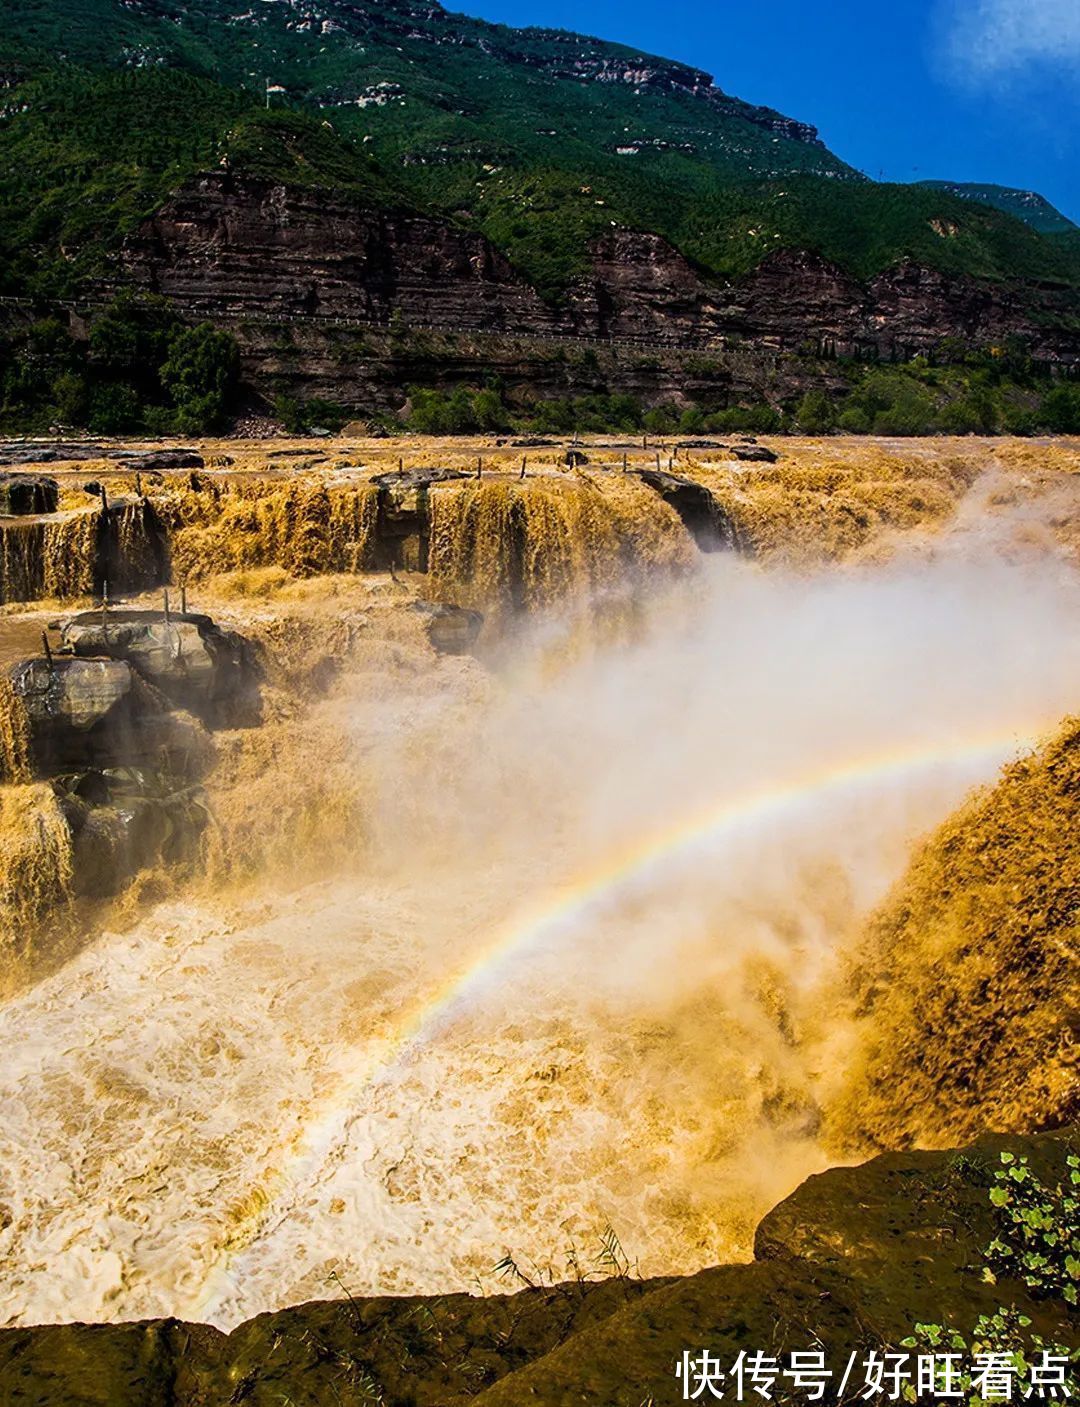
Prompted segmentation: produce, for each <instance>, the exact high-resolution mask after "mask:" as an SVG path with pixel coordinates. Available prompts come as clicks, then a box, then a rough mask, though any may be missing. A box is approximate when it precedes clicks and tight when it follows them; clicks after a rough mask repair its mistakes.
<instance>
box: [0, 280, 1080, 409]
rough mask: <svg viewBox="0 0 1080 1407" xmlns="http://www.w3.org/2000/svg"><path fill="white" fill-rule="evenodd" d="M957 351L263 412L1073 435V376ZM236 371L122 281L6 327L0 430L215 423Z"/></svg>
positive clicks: (1017, 357)
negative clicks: (79, 319)
mask: <svg viewBox="0 0 1080 1407" xmlns="http://www.w3.org/2000/svg"><path fill="white" fill-rule="evenodd" d="M957 355H958V349H957V348H955V347H951V346H947V345H946V346H943V347H942V348H941V349H940V355H939V356H937V357H935V358H934V359H928V358H922V357H920V358H917V359H915V360H914V361H912V362H908V363H904V364H902V365H900V364H898V365H889V366H879V365H873V364H866V363H856V362H849V363H842V362H828V363H819V362H814V363H809V364H808V365H807V372H808V374H809V375H811V376H813V377H821V376H822V375H823V374H828V375H830V376H831V377H832V378H833V380H834V383H839V384H838V385H834V389H831V390H826V389H823V388H821V387H814V388H812V389H810V390H808V391H807V392H806V393H805V394H804V395H803V396H801V397H796V398H793V399H790V400H784V401H779V402H775V403H769V402H766V401H762V400H759V401H742V402H735V403H732V402H730V401H728V400H726V399H723V397H724V396H725V395H726V392H721V391H718V392H717V399H714V400H712V401H708V400H702V401H701V402H700V403H697V404H693V403H687V402H686V401H685V400H684V401H682V402H680V403H679V404H675V403H673V402H666V403H661V404H650V403H648V402H645V401H642V400H641V399H639V398H638V397H637V396H634V395H631V394H628V393H626V392H622V391H617V390H614V389H608V390H598V391H594V392H592V393H590V394H588V395H579V396H566V397H563V398H557V399H539V400H536V399H529V398H528V397H526V396H524V395H522V393H521V392H520V391H518V392H511V391H510V390H508V388H507V387H506V386H505V385H503V384H502V383H501V382H499V381H497V380H496V381H492V382H490V383H489V384H488V385H486V386H479V387H468V386H459V387H458V388H456V389H455V390H452V391H445V390H441V389H434V388H431V387H428V386H413V387H411V388H410V389H409V399H408V405H407V408H406V412H407V413H406V414H405V415H404V416H403V417H401V418H400V419H399V418H394V417H391V416H386V415H380V414H373V413H372V411H371V409H370V407H365V406H343V405H337V404H333V403H331V402H329V401H326V400H322V399H318V398H314V399H307V400H302V399H298V398H296V397H295V396H294V395H289V394H283V395H280V396H278V397H277V398H276V399H275V400H274V402H273V405H272V407H271V410H272V413H273V415H274V418H275V419H276V420H277V421H278V422H279V423H280V424H281V426H282V428H283V429H284V430H286V431H287V432H288V433H290V434H307V433H310V432H313V431H318V430H328V431H337V430H340V429H341V427H342V426H343V425H344V424H345V423H346V422H347V421H348V420H350V419H354V418H361V419H365V420H369V421H372V422H373V423H378V424H380V425H382V426H383V427H384V428H385V429H387V430H390V431H400V430H407V431H409V432H410V433H414V434H426V435H464V434H494V433H502V432H508V433H531V434H541V435H554V436H568V435H571V434H574V433H580V434H604V433H614V434H642V433H647V434H651V435H665V436H672V435H688V436H692V435H702V434H706V435H724V434H733V433H736V432H753V433H759V434H784V433H796V434H806V435H828V434H834V433H839V434H875V435H889V436H896V435H899V436H907V435H930V434H944V435H963V434H996V433H1008V434H1013V435H1032V434H1080V383H1077V382H1070V381H1065V382H1054V381H1051V380H1049V379H1047V377H1046V376H1045V375H1044V374H1041V373H1038V372H1037V371H1036V370H1035V369H1034V368H1033V367H1032V365H1031V363H1030V361H1029V359H1028V358H1027V357H1026V356H1025V355H1024V353H1023V350H1022V348H1019V347H1018V346H1011V345H1010V346H1008V347H1005V348H998V349H995V350H994V351H991V352H987V353H967V354H965V355H964V357H963V361H962V362H961V363H960V364H955V363H953V362H952V361H951V360H950V359H951V358H952V357H955V356H957ZM696 370H697V372H698V373H701V372H702V367H701V366H698V367H697V368H696ZM592 371H593V373H594V374H595V373H596V371H597V367H596V366H593V368H592ZM238 373H239V358H238V351H237V344H236V341H235V339H234V338H233V336H232V335H231V333H228V332H224V331H220V330H216V329H214V328H213V327H212V326H211V325H210V324H208V323H204V324H201V325H199V326H197V327H188V326H187V325H185V324H184V323H183V322H182V321H181V320H180V319H179V317H178V316H177V314H176V313H175V311H174V310H173V308H172V305H171V304H169V303H168V302H167V301H165V300H164V299H160V298H155V297H152V296H144V295H140V296H136V295H132V294H125V295H122V296H121V297H119V298H117V299H116V300H115V301H114V302H113V303H112V304H111V305H110V306H109V307H108V308H107V309H105V310H104V311H103V312H102V313H100V314H99V315H98V316H97V318H96V319H95V320H94V322H93V323H92V324H91V326H90V329H89V333H88V336H87V339H86V341H85V342H82V341H77V340H76V339H75V338H74V337H73V335H72V334H71V333H70V332H69V330H68V328H67V327H66V325H65V324H63V323H61V322H60V321H59V320H57V319H55V318H42V319H39V320H38V321H36V322H34V323H31V324H29V325H28V326H26V327H23V328H22V329H21V330H18V331H13V332H10V333H9V334H8V335H7V336H6V337H3V338H0V427H2V428H4V429H7V430H15V431H23V430H41V429H45V428H47V427H49V426H51V425H65V426H69V427H72V428H82V429H88V430H90V431H91V432H93V433H97V434H123V433H133V432H139V431H148V432H150V433H153V434H163V435H164V434H171V433H176V434H181V435H192V434H197V433H200V432H202V431H209V430H220V429H222V428H225V427H226V426H227V424H228V422H229V420H230V418H231V417H232V416H233V415H234V414H235V413H236V410H237V405H238V399H237V398H238V390H239V384H238Z"/></svg>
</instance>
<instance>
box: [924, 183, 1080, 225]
mask: <svg viewBox="0 0 1080 1407" xmlns="http://www.w3.org/2000/svg"><path fill="white" fill-rule="evenodd" d="M919 184H920V185H921V186H923V187H925V188H926V189H928V190H939V191H948V193H949V194H950V195H955V196H958V197H959V198H960V199H961V200H975V201H978V202H979V203H980V204H982V205H992V206H993V207H994V209H995V210H1004V211H1005V212H1006V214H1008V215H1015V216H1016V217H1017V219H1018V220H1023V222H1024V224H1025V225H1030V226H1031V228H1032V229H1033V230H1038V231H1039V233H1040V234H1068V233H1070V232H1071V231H1073V230H1076V229H1077V226H1076V225H1074V224H1073V222H1072V221H1071V220H1070V219H1069V218H1068V216H1066V215H1063V214H1062V213H1061V211H1060V210H1058V209H1057V208H1056V206H1053V205H1051V204H1050V202H1049V201H1048V200H1047V199H1046V197H1045V196H1042V195H1039V193H1038V191H1021V190H1014V189H1013V187H1012V186H987V185H977V184H974V183H972V182H968V181H920V182H919Z"/></svg>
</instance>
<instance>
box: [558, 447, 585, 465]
mask: <svg viewBox="0 0 1080 1407" xmlns="http://www.w3.org/2000/svg"><path fill="white" fill-rule="evenodd" d="M588 462H589V456H588V455H587V454H583V453H582V452H581V450H579V449H568V450H567V451H566V453H565V454H564V455H563V463H564V464H565V465H566V466H567V468H569V469H577V468H580V467H581V466H582V465H584V464H588Z"/></svg>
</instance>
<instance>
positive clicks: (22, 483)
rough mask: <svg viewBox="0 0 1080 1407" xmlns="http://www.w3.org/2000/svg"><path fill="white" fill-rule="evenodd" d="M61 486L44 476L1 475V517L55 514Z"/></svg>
mask: <svg viewBox="0 0 1080 1407" xmlns="http://www.w3.org/2000/svg"><path fill="white" fill-rule="evenodd" d="M59 502H60V485H59V484H58V483H57V482H56V480H55V479H50V478H47V477H46V476H45V475H44V474H0V516H2V517H6V518H16V517H24V516H27V515H30V514H34V513H55V512H56V508H57V504H58V503H59Z"/></svg>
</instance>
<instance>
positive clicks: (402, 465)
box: [397, 454, 405, 474]
mask: <svg viewBox="0 0 1080 1407" xmlns="http://www.w3.org/2000/svg"><path fill="white" fill-rule="evenodd" d="M397 471H398V473H399V474H404V472H405V461H404V459H402V457H401V455H400V454H399V455H398V462H397Z"/></svg>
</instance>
